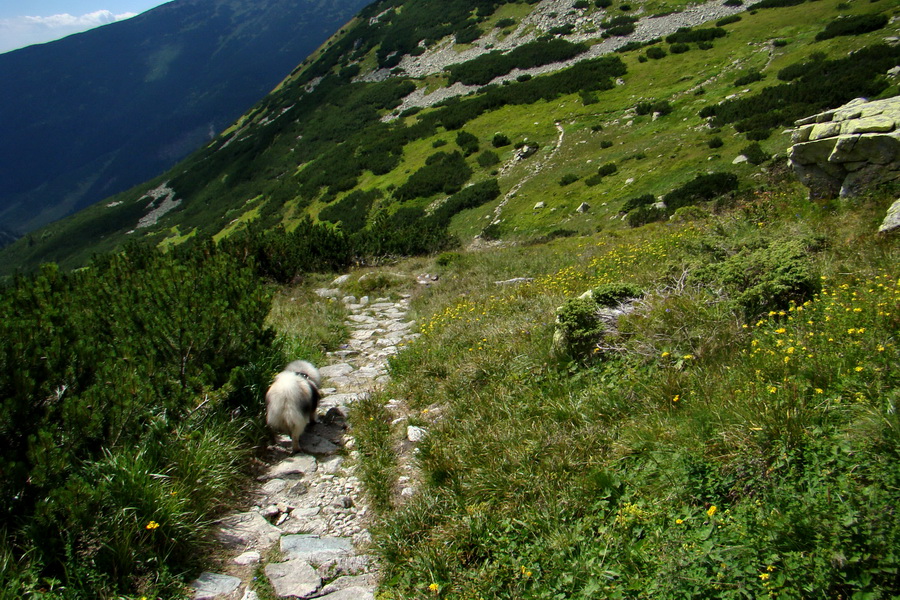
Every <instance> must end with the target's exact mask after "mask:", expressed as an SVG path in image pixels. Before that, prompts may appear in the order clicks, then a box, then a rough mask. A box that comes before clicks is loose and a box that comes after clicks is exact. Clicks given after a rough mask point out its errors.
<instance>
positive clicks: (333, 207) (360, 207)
mask: <svg viewBox="0 0 900 600" xmlns="http://www.w3.org/2000/svg"><path fill="white" fill-rule="evenodd" d="M381 196H382V193H381V191H380V190H377V189H376V190H368V191H363V190H355V191H353V192H351V193H350V194H348V195H347V196H345V197H344V198H342V199H341V200H340V201H339V202H335V203H333V204H329V205H328V206H326V207H325V208H323V209H322V211H321V212H320V213H319V219H321V220H323V221H330V222H332V223H338V222H340V223H341V230H342V231H344V232H345V233H353V232H355V231H359V230H360V229H362V228H363V227H365V226H366V218H367V217H368V215H369V209H370V208H371V207H372V204H373V203H374V202H375V200H377V199H378V198H380V197H381Z"/></svg>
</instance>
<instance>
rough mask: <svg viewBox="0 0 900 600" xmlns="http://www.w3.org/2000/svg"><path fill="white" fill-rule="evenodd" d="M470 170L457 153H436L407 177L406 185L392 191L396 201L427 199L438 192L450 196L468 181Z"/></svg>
mask: <svg viewBox="0 0 900 600" xmlns="http://www.w3.org/2000/svg"><path fill="white" fill-rule="evenodd" d="M471 175H472V169H471V168H470V167H469V166H468V165H467V164H466V161H465V159H464V158H463V156H462V154H460V153H459V152H452V153H450V154H448V153H446V152H438V153H436V154H432V155H431V156H429V157H428V159H427V160H426V161H425V166H423V167H422V168H421V169H419V170H418V171H416V172H415V173H413V174H412V175H410V176H409V179H407V180H406V183H404V184H403V185H401V186H400V187H398V188H397V189H396V190H395V191H394V197H396V198H397V199H398V200H401V201H404V200H412V199H413V198H427V197H429V196H433V195H434V194H437V193H438V192H443V193H445V194H452V193H454V192H456V191H458V190H459V189H460V188H461V187H462V185H463V184H464V183H465V182H466V181H468V180H469V177H471Z"/></svg>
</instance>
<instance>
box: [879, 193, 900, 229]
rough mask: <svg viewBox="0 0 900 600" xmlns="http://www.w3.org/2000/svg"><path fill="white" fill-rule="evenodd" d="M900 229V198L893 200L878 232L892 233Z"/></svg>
mask: <svg viewBox="0 0 900 600" xmlns="http://www.w3.org/2000/svg"><path fill="white" fill-rule="evenodd" d="M898 230H900V200H897V201H895V202H894V203H893V204H892V205H891V207H890V208H889V209H888V211H887V215H885V217H884V221H882V223H881V227H879V228H878V233H892V232H895V231H898Z"/></svg>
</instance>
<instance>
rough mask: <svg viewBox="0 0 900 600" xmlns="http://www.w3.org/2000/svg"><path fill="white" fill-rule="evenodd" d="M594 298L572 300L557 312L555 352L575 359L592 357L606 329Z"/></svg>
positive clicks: (567, 301) (566, 302)
mask: <svg viewBox="0 0 900 600" xmlns="http://www.w3.org/2000/svg"><path fill="white" fill-rule="evenodd" d="M598 309H599V307H598V306H597V303H596V302H594V300H593V299H592V298H570V299H568V300H566V301H565V303H564V304H563V305H562V306H560V307H559V308H558V309H557V311H556V334H555V337H554V347H555V351H556V352H557V353H558V354H560V355H565V356H569V357H570V358H574V359H579V358H581V359H583V358H584V357H590V356H591V353H592V350H593V349H594V348H596V345H597V342H599V341H600V339H601V338H602V337H603V334H604V332H605V331H606V327H605V326H604V325H603V322H602V321H600V319H598V318H597V311H598Z"/></svg>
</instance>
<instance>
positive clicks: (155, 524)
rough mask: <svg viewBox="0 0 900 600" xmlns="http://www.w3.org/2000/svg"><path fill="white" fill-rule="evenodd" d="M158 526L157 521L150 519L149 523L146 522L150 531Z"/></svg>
mask: <svg viewBox="0 0 900 600" xmlns="http://www.w3.org/2000/svg"><path fill="white" fill-rule="evenodd" d="M158 527H159V523H157V522H156V521H150V522H149V523H147V529H149V530H151V531H153V530H154V529H157V528H158Z"/></svg>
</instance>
